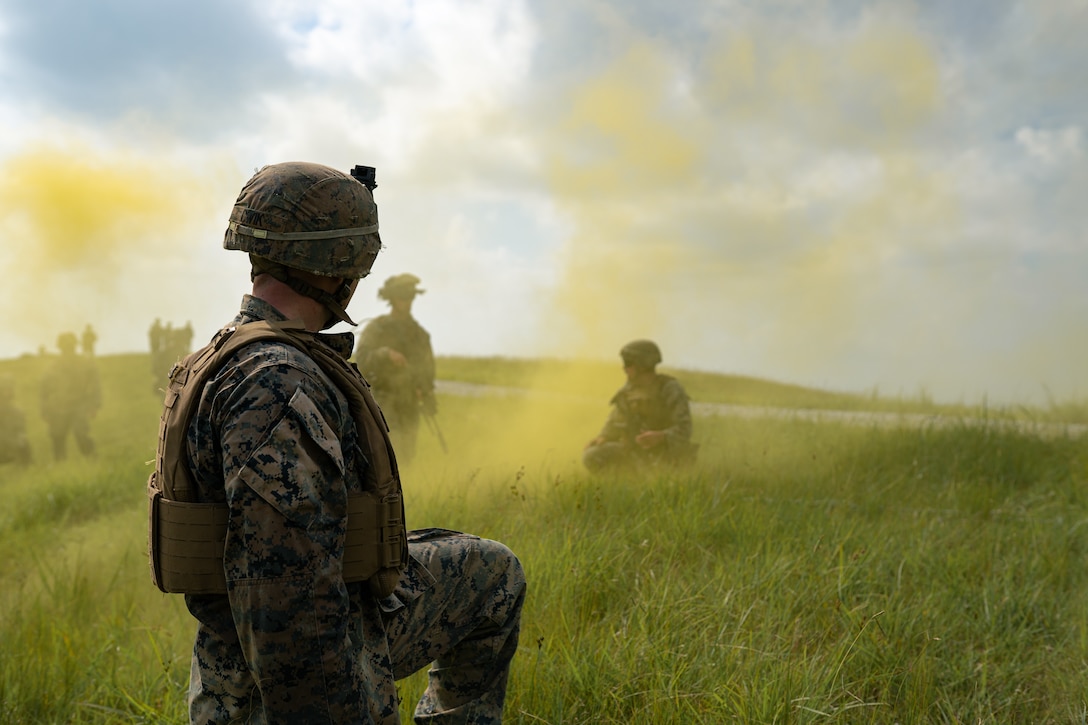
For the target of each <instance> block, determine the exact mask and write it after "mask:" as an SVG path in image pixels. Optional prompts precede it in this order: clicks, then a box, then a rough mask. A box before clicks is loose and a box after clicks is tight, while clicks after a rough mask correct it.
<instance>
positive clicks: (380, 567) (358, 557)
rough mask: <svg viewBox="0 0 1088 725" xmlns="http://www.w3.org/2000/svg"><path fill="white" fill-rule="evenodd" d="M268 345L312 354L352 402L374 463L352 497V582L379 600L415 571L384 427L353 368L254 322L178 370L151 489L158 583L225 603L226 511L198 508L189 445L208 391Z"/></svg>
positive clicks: (308, 336) (287, 330) (293, 335)
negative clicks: (231, 365) (245, 354)
mask: <svg viewBox="0 0 1088 725" xmlns="http://www.w3.org/2000/svg"><path fill="white" fill-rule="evenodd" d="M261 340H266V341H267V340H272V341H278V342H283V343H286V344H289V345H293V346H295V347H298V348H300V349H302V350H304V351H305V352H307V353H308V354H309V355H310V356H311V357H312V358H313V359H314V361H315V362H317V363H318V365H320V366H321V369H322V370H323V371H324V372H325V373H326V374H327V375H329V377H330V378H331V379H332V380H333V382H335V383H336V385H337V387H338V388H339V389H340V391H341V392H342V393H344V395H345V396H346V397H347V399H348V401H349V403H350V405H351V412H352V417H353V418H354V419H355V423H356V426H357V427H358V430H359V434H360V439H361V442H362V443H363V447H364V450H365V451H366V453H367V459H368V461H369V462H370V466H369V470H368V475H367V480H366V487H367V490H365V491H363V492H361V493H354V492H353V493H349V494H348V524H347V536H346V538H345V545H344V557H343V576H344V581H346V582H357V581H368V582H369V584H370V587H371V590H372V591H374V593H375V594H376V595H378V596H386V595H388V594H389V593H390V592H391V591H392V590H393V587H394V586H395V585H396V582H397V580H398V579H399V577H400V572H401V570H402V568H403V566H404V565H405V564H406V563H407V561H408V548H407V547H408V544H407V532H406V530H405V524H404V502H403V496H402V493H401V484H400V475H399V472H398V470H397V463H396V457H395V456H394V454H393V447H392V445H391V444H390V442H389V433H388V429H387V427H386V425H385V419H384V417H383V416H382V414H381V411H380V410H379V408H378V406H377V404H376V403H375V402H374V398H373V396H372V395H371V394H370V389H369V386H368V385H367V383H366V381H364V380H363V378H362V376H361V375H359V373H358V371H357V370H355V368H354V366H352V365H351V364H350V363H348V362H347V361H346V360H343V359H342V358H340V357H339V356H338V355H336V354H335V353H334V352H333V351H332V350H331V349H330V348H328V346H326V345H324V344H323V343H320V342H318V341H317V340H316V339H315V336H314V334H313V333H309V332H306V331H305V330H304V329H303V327H302V325H301V324H300V323H297V322H284V323H271V322H251V323H248V324H245V325H240V326H238V327H228V328H225V329H223V330H221V331H220V332H219V333H218V334H217V335H216V337H215V338H214V339H213V340H212V342H211V343H210V344H209V345H208V346H207V347H205V348H202V349H201V350H198V351H196V352H194V353H192V354H191V355H189V356H188V357H186V358H185V359H184V360H182V361H181V362H179V363H178V364H177V365H175V366H174V369H173V370H172V371H171V373H170V384H169V387H168V388H167V391H166V398H165V401H164V405H163V413H162V418H161V420H160V423H159V443H158V455H157V456H156V462H155V471H154V472H153V473H152V474H151V477H150V478H149V479H148V484H147V487H148V496H149V499H150V501H149V526H148V547H149V560H150V564H151V579H152V581H153V582H154V583H155V585H156V586H158V588H159V589H160V590H162V591H164V592H171V593H185V594H222V593H226V591H227V582H226V577H225V575H224V573H223V545H224V541H225V540H226V534H227V519H228V509H227V505H226V504H225V503H198V502H195V501H193V499H194V498H195V488H194V485H193V481H192V474H191V473H190V471H189V465H188V456H187V455H186V453H185V445H186V443H185V442H186V435H187V431H188V429H189V424H190V422H191V421H192V417H193V415H194V413H195V412H196V408H197V404H198V403H199V400H200V394H201V391H202V390H203V388H204V383H205V382H206V381H207V380H208V379H210V378H211V377H212V376H213V375H214V374H215V373H216V371H217V370H218V369H219V368H220V367H222V366H223V364H224V363H226V362H227V360H228V359H230V357H231V356H232V355H233V354H234V353H235V352H236V351H237V350H238V349H240V348H241V347H243V346H245V345H248V344H250V343H253V342H257V341H261Z"/></svg>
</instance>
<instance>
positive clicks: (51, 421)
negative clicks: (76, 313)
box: [41, 332, 102, 461]
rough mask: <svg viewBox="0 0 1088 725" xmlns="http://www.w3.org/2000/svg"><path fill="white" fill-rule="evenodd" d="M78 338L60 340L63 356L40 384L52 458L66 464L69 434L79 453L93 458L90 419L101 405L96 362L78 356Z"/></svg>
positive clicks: (66, 334) (63, 336) (63, 335)
mask: <svg viewBox="0 0 1088 725" xmlns="http://www.w3.org/2000/svg"><path fill="white" fill-rule="evenodd" d="M76 346H77V341H76V336H75V334H74V333H71V332H64V333H61V335H60V336H59V337H57V348H58V349H59V350H60V357H59V358H57V360H55V361H54V362H53V364H52V365H51V366H50V367H49V369H48V370H46V372H45V375H44V376H43V377H42V381H41V406H42V418H44V419H45V423H46V425H47V426H48V427H49V437H50V438H51V439H52V441H53V458H54V460H57V461H63V460H64V459H65V457H66V456H67V453H68V450H67V448H68V434H69V433H71V434H72V435H73V436H74V437H75V439H76V444H77V445H78V446H79V450H80V452H81V453H83V455H85V456H93V455H94V452H95V448H94V441H93V440H91V434H90V427H91V418H93V417H94V415H95V413H97V412H98V408H99V406H100V405H101V404H102V392H101V388H100V387H99V382H98V370H97V369H96V368H95V365H94V362H93V361H92V360H90V359H88V358H86V357H80V356H79V355H77V354H76Z"/></svg>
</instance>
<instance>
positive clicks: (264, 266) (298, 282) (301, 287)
mask: <svg viewBox="0 0 1088 725" xmlns="http://www.w3.org/2000/svg"><path fill="white" fill-rule="evenodd" d="M249 259H250V262H251V263H252V265H253V267H252V269H251V270H250V273H249V277H250V279H251V280H252V279H254V278H256V277H257V275H259V274H267V275H269V276H270V277H272V278H274V279H276V280H279V281H280V282H283V283H284V284H285V285H287V286H288V287H290V288H291V289H293V290H294V291H295V292H297V293H299V294H300V295H302V296H303V297H309V298H310V299H312V300H315V301H317V302H320V303H321V304H322V306H324V307H325V309H327V310H328V311H329V312H331V313H332V314H331V315H329V318H328V320H327V321H326V322H325V324H324V325H323V326H322V328H321V329H322V330H327V329H329V328H330V327H332V326H333V325H335V324H336V323H337V322H346V323H348V324H349V325H351V326H352V327H354V326H355V325H356V322H355V321H354V320H353V319H351V318H350V317H348V313H347V310H345V309H344V308H345V307H346V306H347V303H348V302H349V301H350V300H351V292H352V289H351V282H349V281H348V280H344V281H343V282H341V283H340V287H339V288H338V289H337V290H336V292H335V293H333V292H326V291H325V290H323V289H319V288H317V287H315V286H313V285H312V284H310V283H309V282H306V281H304V280H302V279H299V278H298V277H296V276H295V275H293V274H291V270H290V269H288V268H287V267H285V266H283V265H282V264H277V263H276V262H272V261H269V260H267V259H264V258H263V257H256V256H254V255H252V254H251V255H250V257H249Z"/></svg>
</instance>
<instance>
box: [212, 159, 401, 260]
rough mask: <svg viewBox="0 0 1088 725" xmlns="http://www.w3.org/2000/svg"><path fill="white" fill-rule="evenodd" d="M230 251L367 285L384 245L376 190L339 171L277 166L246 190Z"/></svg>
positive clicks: (233, 220)
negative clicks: (241, 252)
mask: <svg viewBox="0 0 1088 725" xmlns="http://www.w3.org/2000/svg"><path fill="white" fill-rule="evenodd" d="M223 246H224V247H225V248H227V249H240V250H242V251H244V252H249V253H250V254H251V255H253V256H256V257H261V258H264V259H268V260H271V261H272V262H276V263H278V264H282V265H284V266H285V267H291V268H292V269H300V270H303V271H305V272H312V273H313V274H319V275H322V276H325V277H344V278H347V279H360V278H362V277H365V276H367V275H368V274H370V268H371V267H372V266H373V264H374V259H375V257H377V256H378V251H379V250H380V249H381V247H382V240H381V238H380V237H379V236H378V206H377V205H376V204H375V203H374V196H373V195H372V194H371V193H370V189H368V188H367V187H366V186H365V185H363V184H362V183H361V182H359V181H357V180H355V179H353V178H352V177H351V176H349V175H348V174H344V173H341V172H340V171H337V170H336V169H332V168H329V167H328V166H322V165H321V164H313V163H306V162H301V161H291V162H287V163H282V164H272V165H270V166H265V167H264V168H262V169H261V170H260V171H258V172H257V173H256V174H254V175H253V178H251V179H250V180H249V181H248V182H246V185H245V186H243V187H242V191H241V193H240V194H239V195H238V200H237V201H236V202H234V210H233V211H232V212H231V214H230V224H229V225H228V227H227V231H226V234H225V235H224V237H223Z"/></svg>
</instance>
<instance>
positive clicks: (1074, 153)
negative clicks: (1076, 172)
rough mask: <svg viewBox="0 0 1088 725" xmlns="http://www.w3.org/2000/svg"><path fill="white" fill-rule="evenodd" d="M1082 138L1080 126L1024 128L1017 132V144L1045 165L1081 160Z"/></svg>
mask: <svg viewBox="0 0 1088 725" xmlns="http://www.w3.org/2000/svg"><path fill="white" fill-rule="evenodd" d="M1082 138H1083V134H1082V133H1081V129H1080V127H1079V126H1066V127H1065V128H1060V129H1037V128H1031V127H1030V126H1024V127H1022V128H1020V129H1019V130H1017V132H1016V142H1017V143H1018V144H1020V145H1021V146H1022V147H1023V148H1024V150H1026V151H1027V152H1028V154H1030V155H1031V156H1032V157H1033V158H1035V159H1037V160H1039V161H1041V162H1043V163H1044V164H1060V163H1065V162H1069V161H1072V160H1074V159H1079V158H1080V156H1081V153H1082V152H1083V142H1082Z"/></svg>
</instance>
